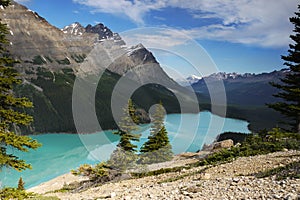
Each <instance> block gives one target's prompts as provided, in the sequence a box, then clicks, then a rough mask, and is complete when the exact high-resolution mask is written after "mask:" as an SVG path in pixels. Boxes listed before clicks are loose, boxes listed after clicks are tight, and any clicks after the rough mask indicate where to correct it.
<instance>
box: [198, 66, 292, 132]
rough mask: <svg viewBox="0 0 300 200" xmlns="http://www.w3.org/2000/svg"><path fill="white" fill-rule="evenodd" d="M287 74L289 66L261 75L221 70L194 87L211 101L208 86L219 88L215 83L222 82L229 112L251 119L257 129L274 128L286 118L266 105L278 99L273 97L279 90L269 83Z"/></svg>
mask: <svg viewBox="0 0 300 200" xmlns="http://www.w3.org/2000/svg"><path fill="white" fill-rule="evenodd" d="M288 73H289V71H288V70H286V69H282V70H280V71H273V72H270V73H261V74H250V73H246V74H238V73H224V72H220V73H216V74H212V75H210V76H207V77H204V78H203V79H201V80H199V81H198V82H197V83H194V84H193V85H192V88H193V89H194V90H195V91H196V92H197V93H199V94H201V98H202V101H206V102H210V95H209V91H208V88H207V85H209V86H210V87H212V88H216V87H215V85H217V83H220V81H222V82H223V83H224V87H225V92H226V96H227V104H228V107H227V115H228V116H229V117H234V118H240V119H245V120H247V121H249V122H250V128H251V129H252V130H257V131H258V130H261V129H264V128H271V127H275V126H277V125H278V121H283V120H284V117H283V116H282V115H280V114H279V113H278V112H275V111H273V110H272V109H270V108H267V106H266V104H267V103H274V102H277V101H278V100H279V99H278V98H275V97H274V96H273V94H276V93H278V90H277V88H274V87H273V86H271V85H270V82H275V83H278V82H280V79H282V78H283V77H284V76H285V75H286V74H288Z"/></svg>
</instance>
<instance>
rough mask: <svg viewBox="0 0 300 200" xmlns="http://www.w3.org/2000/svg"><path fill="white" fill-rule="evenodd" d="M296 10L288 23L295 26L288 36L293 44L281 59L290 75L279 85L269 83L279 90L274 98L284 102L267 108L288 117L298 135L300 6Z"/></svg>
mask: <svg viewBox="0 0 300 200" xmlns="http://www.w3.org/2000/svg"><path fill="white" fill-rule="evenodd" d="M298 10H299V12H295V14H296V16H295V17H291V18H290V22H291V23H292V24H294V26H295V29H294V33H295V34H294V35H291V36H290V38H291V39H292V40H293V41H294V43H293V44H290V45H289V47H290V49H289V50H288V53H289V54H288V55H287V56H282V57H281V58H282V59H283V60H284V61H285V63H284V65H286V66H288V67H289V69H290V73H289V74H287V75H286V77H285V78H283V79H281V81H282V83H281V84H277V83H271V84H272V85H273V86H274V87H276V88H278V89H280V90H281V91H280V92H279V93H278V94H276V95H274V96H275V97H279V98H281V99H283V100H284V102H277V103H275V104H268V106H269V107H270V108H273V109H275V110H277V111H279V112H281V113H282V114H283V115H285V116H287V117H289V118H290V119H291V120H292V122H291V123H290V125H291V126H292V131H294V132H298V133H300V5H299V6H298Z"/></svg>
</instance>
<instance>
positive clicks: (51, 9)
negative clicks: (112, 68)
mask: <svg viewBox="0 0 300 200" xmlns="http://www.w3.org/2000/svg"><path fill="white" fill-rule="evenodd" d="M18 2H19V3H21V4H23V5H26V6H27V7H28V8H29V9H31V10H34V11H36V12H38V13H39V14H40V15H41V16H43V17H45V18H46V19H47V20H48V21H49V22H50V23H51V24H52V25H54V26H57V27H59V28H62V27H64V26H66V25H69V24H71V23H73V22H80V23H81V24H82V25H84V26H86V25H87V24H96V23H99V22H101V23H104V24H105V25H106V26H108V27H109V28H110V29H112V31H114V32H119V33H120V32H121V33H122V32H124V31H128V30H132V29H135V28H145V27H157V28H166V29H167V30H175V32H176V31H177V32H180V34H174V33H175V32H172V31H170V32H169V31H166V32H165V33H163V34H162V37H163V39H164V38H165V39H166V40H165V42H161V45H162V46H164V45H165V46H168V48H169V49H170V48H171V47H170V46H172V45H173V46H177V48H184V47H183V45H185V44H184V42H185V40H183V37H181V36H180V35H181V34H184V35H186V36H187V37H188V38H190V39H193V40H195V41H196V42H197V43H198V44H199V45H201V47H203V50H204V51H205V52H207V54H208V55H209V56H210V57H211V59H212V60H213V62H214V63H215V64H216V66H217V68H218V70H219V71H226V72H240V73H244V72H251V73H260V72H269V71H273V70H278V69H281V68H284V66H283V61H282V60H281V59H280V56H281V55H285V54H286V53H287V50H288V44H289V43H290V42H291V41H290V39H289V35H290V34H292V30H293V26H292V24H290V23H289V19H288V18H289V17H291V16H293V15H294V12H295V11H296V10H297V3H298V1H297V0H273V1H266V0H236V1H234V0H189V1H185V0H140V1H138V0H43V1H41V0H18ZM143 36H144V38H142V39H141V42H142V43H143V44H145V46H146V47H148V46H147V44H151V42H157V41H154V40H157V37H153V34H149V36H148V35H147V33H144V35H143ZM163 39H162V41H164V40H163ZM188 51H189V50H188ZM190 51H194V49H190ZM153 52H154V54H155V55H156V57H157V58H158V60H159V61H160V62H161V64H162V65H166V66H167V65H168V66H171V65H172V67H174V69H175V70H177V71H180V73H181V74H182V76H187V75H188V74H192V73H193V70H191V68H189V67H188V64H187V63H188V62H185V61H183V60H184V59H182V57H180V56H179V57H178V56H174V55H173V56H171V55H168V56H167V57H166V58H164V57H163V55H166V54H164V53H160V52H159V51H158V52H156V51H155V49H154V50H153ZM195 56H197V54H196V53H195ZM164 62H165V63H164ZM200 65H201V64H199V66H200ZM199 66H197V67H199Z"/></svg>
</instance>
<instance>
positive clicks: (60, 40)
mask: <svg viewBox="0 0 300 200" xmlns="http://www.w3.org/2000/svg"><path fill="white" fill-rule="evenodd" d="M0 18H1V19H2V21H3V22H4V23H6V24H7V25H8V26H9V29H10V34H9V35H8V39H9V40H10V41H11V44H10V45H9V47H8V49H9V52H10V54H11V55H12V56H13V57H14V58H15V59H16V60H18V61H19V63H18V64H16V65H15V68H16V69H17V70H18V71H19V72H20V73H21V75H22V76H21V77H22V78H23V84H22V85H20V86H18V88H17V89H16V92H17V94H18V95H22V96H24V95H25V96H27V97H28V98H30V99H31V100H32V101H33V103H34V108H33V109H30V110H28V111H27V112H29V113H30V114H32V115H33V116H34V119H35V121H34V124H33V125H32V126H31V127H29V129H28V132H37V133H45V132H49V133H52V132H77V131H76V127H75V125H74V119H73V113H72V94H73V86H74V83H75V80H76V78H80V79H82V80H83V81H86V82H87V83H89V84H91V85H94V84H97V83H98V87H97V88H96V89H95V90H96V96H95V100H96V101H95V107H96V113H97V117H98V120H99V122H100V124H101V127H102V128H104V129H112V128H116V123H115V121H114V118H113V117H112V110H111V98H112V93H113V91H114V90H115V86H116V85H117V83H118V81H119V80H123V79H124V80H125V82H126V83H127V84H128V86H136V85H138V86H142V85H143V86H142V87H139V89H138V90H136V91H135V92H134V93H133V94H132V98H133V101H134V103H135V104H136V105H137V106H138V107H139V109H138V113H139V114H140V115H141V116H142V118H143V119H144V121H147V120H149V118H148V116H147V113H146V111H148V110H149V108H150V107H151V105H153V104H155V103H159V101H162V102H163V104H164V106H165V108H166V110H167V112H169V113H172V112H173V113H174V112H180V110H181V109H182V108H180V105H179V103H178V100H177V97H178V96H180V97H181V98H182V99H184V101H186V102H187V101H189V100H191V97H190V96H191V92H189V91H187V90H186V89H185V88H183V87H181V86H180V85H178V84H177V83H176V82H175V81H173V80H172V79H171V78H170V77H169V76H168V75H167V74H166V73H165V72H164V71H163V69H162V68H161V67H160V65H159V63H158V62H157V60H156V59H155V57H154V56H153V54H152V53H151V52H150V51H149V50H147V49H146V48H145V47H144V46H143V45H142V44H137V45H136V46H133V47H127V46H126V44H125V42H124V41H123V40H122V38H121V37H120V36H119V35H118V34H117V33H114V32H112V31H111V30H110V29H109V28H108V27H106V26H105V25H103V24H97V25H95V26H92V25H88V26H86V27H83V26H82V25H81V24H80V23H78V22H76V23H73V24H71V25H69V26H66V27H65V28H63V29H62V30H61V29H58V28H56V27H54V26H52V25H51V24H49V23H48V22H47V21H46V19H44V18H43V17H41V16H40V15H39V14H38V13H36V12H34V11H31V10H29V9H27V8H26V7H25V6H22V5H20V4H18V3H16V2H12V5H11V6H9V7H8V8H6V9H4V10H1V13H0ZM100 77H101V78H100ZM97 78H100V80H99V82H98V81H97ZM161 85H163V86H161ZM125 89H128V88H125ZM125 89H124V91H126V90H125ZM83 92H85V91H83ZM175 95H177V96H175ZM82 96H84V95H82ZM117 96H118V97H119V99H125V95H124V94H122V91H118V94H117ZM83 98H85V97H83ZM84 100H88V99H84ZM89 103H90V102H87V104H89ZM194 103H196V102H194ZM197 106H198V104H197ZM187 107H189V106H187ZM187 110H188V109H187ZM190 111H193V110H192V109H190ZM85 131H86V132H95V131H97V129H96V128H95V127H92V126H91V127H87V129H86V130H85Z"/></svg>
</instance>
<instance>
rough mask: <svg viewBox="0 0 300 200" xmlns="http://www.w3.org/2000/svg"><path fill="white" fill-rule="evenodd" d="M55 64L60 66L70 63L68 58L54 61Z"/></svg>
mask: <svg viewBox="0 0 300 200" xmlns="http://www.w3.org/2000/svg"><path fill="white" fill-rule="evenodd" d="M56 62H57V63H58V64H60V65H70V64H71V62H70V60H69V59H68V58H65V59H62V60H56Z"/></svg>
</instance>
